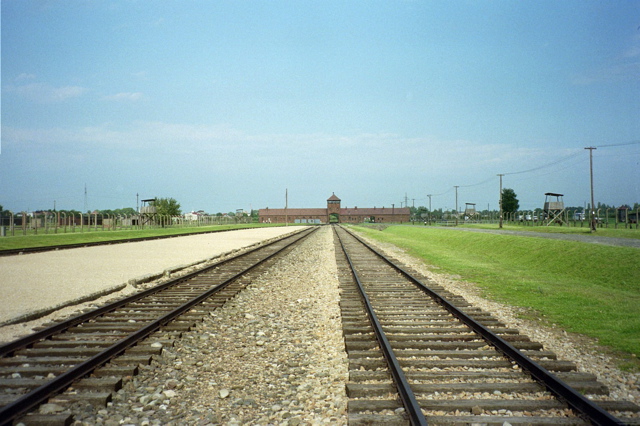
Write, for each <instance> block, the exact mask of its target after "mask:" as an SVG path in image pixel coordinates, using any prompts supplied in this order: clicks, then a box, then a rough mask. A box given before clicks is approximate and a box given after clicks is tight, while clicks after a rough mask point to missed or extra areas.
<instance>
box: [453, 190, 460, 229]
mask: <svg viewBox="0 0 640 426" xmlns="http://www.w3.org/2000/svg"><path fill="white" fill-rule="evenodd" d="M454 188H455V189H456V226H458V188H459V185H455V186H454Z"/></svg>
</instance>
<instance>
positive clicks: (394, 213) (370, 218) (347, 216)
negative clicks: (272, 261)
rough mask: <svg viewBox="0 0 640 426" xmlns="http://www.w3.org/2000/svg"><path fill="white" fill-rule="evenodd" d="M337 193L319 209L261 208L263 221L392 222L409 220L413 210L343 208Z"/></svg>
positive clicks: (260, 215) (318, 222) (261, 220)
mask: <svg viewBox="0 0 640 426" xmlns="http://www.w3.org/2000/svg"><path fill="white" fill-rule="evenodd" d="M340 203H341V200H340V198H338V197H337V196H336V195H335V194H333V195H331V197H329V198H328V199H327V208H319V209H314V208H311V209H270V208H268V207H267V208H265V209H260V210H259V212H258V216H259V221H260V222H261V223H312V224H314V223H315V224H320V223H363V222H370V223H390V222H399V223H402V222H408V221H409V219H410V216H411V210H410V209H409V208H408V207H400V208H397V207H373V208H371V207H364V208H358V207H353V208H346V207H345V208H342V207H341V206H340Z"/></svg>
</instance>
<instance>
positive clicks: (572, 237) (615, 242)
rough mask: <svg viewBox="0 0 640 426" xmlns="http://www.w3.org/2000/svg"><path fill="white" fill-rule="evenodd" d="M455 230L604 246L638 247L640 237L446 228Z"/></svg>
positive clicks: (639, 245) (639, 246)
mask: <svg viewBox="0 0 640 426" xmlns="http://www.w3.org/2000/svg"><path fill="white" fill-rule="evenodd" d="M446 229H451V230H455V231H469V232H484V233H489V234H503V235H518V236H522V237H535V238H550V239H552V240H567V241H580V242H583V243H592V244H602V245H606V246H619V247H634V248H640V239H633V238H612V237H601V236H598V235H590V234H551V233H547V232H534V231H511V230H506V229H478V228H460V227H457V228H456V227H451V228H446Z"/></svg>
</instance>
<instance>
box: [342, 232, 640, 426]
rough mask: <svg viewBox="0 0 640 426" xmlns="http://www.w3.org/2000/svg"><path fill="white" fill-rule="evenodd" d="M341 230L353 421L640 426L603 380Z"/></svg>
mask: <svg viewBox="0 0 640 426" xmlns="http://www.w3.org/2000/svg"><path fill="white" fill-rule="evenodd" d="M334 229H335V232H336V236H337V237H338V238H336V239H335V241H336V259H337V262H338V270H339V274H340V288H341V295H342V296H341V310H342V320H343V327H344V336H345V344H346V349H347V352H348V357H349V383H347V395H348V397H349V404H348V414H349V424H350V425H364V424H367V425H369V424H408V423H409V424H427V422H428V423H429V424H432V425H433V424H482V425H505V424H511V425H524V424H526V425H551V424H554V425H555V424H563V425H567V424H572V425H573V424H601V425H610V424H640V419H639V418H638V417H637V413H638V412H639V411H640V407H638V406H637V405H635V404H633V403H630V402H626V401H611V400H607V398H606V395H607V392H608V391H607V388H606V387H605V386H604V385H602V384H601V383H599V382H597V379H596V377H595V376H593V375H590V374H584V373H580V372H577V371H576V366H575V364H573V363H572V362H568V361H561V360H557V359H556V356H555V354H553V353H552V352H549V351H546V350H544V348H543V347H542V345H541V344H539V343H537V342H532V341H530V340H529V339H528V337H527V336H524V335H521V334H519V333H518V331H517V330H513V329H508V328H506V327H505V326H504V325H503V324H501V323H500V322H499V321H497V320H496V319H494V318H493V317H492V316H491V315H490V314H489V313H486V312H483V311H482V310H480V309H477V308H474V307H473V306H471V305H469V304H468V303H467V302H466V301H465V300H464V299H462V298H461V297H458V296H456V295H453V294H451V293H449V292H448V291H446V290H445V289H444V288H441V287H439V286H437V285H436V284H435V283H433V282H431V281H430V280H429V279H428V278H426V277H422V276H419V275H418V273H417V272H415V271H409V270H406V269H402V267H401V266H399V265H397V264H396V263H394V262H393V260H391V259H388V258H385V257H384V256H382V255H381V254H379V253H377V252H375V251H374V250H373V249H372V248H370V247H368V246H367V245H365V243H364V242H363V241H361V240H359V239H358V238H356V236H355V235H353V234H351V233H349V232H347V231H346V230H345V229H343V228H341V227H334ZM551 372H552V373H551ZM594 402H595V403H594ZM596 404H597V405H596ZM633 416H636V417H633Z"/></svg>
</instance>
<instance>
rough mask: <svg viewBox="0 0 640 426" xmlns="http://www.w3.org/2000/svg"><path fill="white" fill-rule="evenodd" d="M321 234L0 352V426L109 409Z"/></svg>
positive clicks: (52, 421)
mask: <svg viewBox="0 0 640 426" xmlns="http://www.w3.org/2000/svg"><path fill="white" fill-rule="evenodd" d="M317 229H318V228H304V229H302V230H301V231H297V232H295V233H293V234H289V235H288V236H285V237H283V238H280V239H277V240H275V241H272V242H270V243H267V244H264V245H261V246H258V247H256V248H254V249H251V250H248V251H245V252H242V253H240V254H238V255H236V256H234V257H231V258H228V259H225V260H221V261H220V262H218V263H216V264H213V265H210V266H208V267H206V268H203V269H201V270H198V271H196V272H193V273H190V274H188V275H186V276H183V277H179V278H177V279H174V280H172V281H169V282H166V283H164V284H162V285H159V286H156V287H153V288H150V289H147V290H144V291H142V292H140V293H137V294H134V295H132V296H129V297H127V298H125V299H122V300H120V301H117V302H114V303H111V304H108V305H105V306H102V307H100V308H98V309H95V310H92V311H89V312H86V313H83V314H80V315H78V316H76V317H73V318H70V319H68V320H65V321H62V322H59V323H56V324H51V325H48V326H46V327H43V328H42V329H41V330H39V331H37V332H35V333H33V334H31V335H29V336H25V337H24V338H21V339H18V340H16V341H14V342H11V343H9V344H6V345H4V346H0V425H6V424H13V423H15V422H17V421H21V422H23V423H25V424H27V425H29V424H47V425H56V424H60V425H67V424H70V423H71V422H72V421H73V414H72V411H73V409H74V407H76V404H87V403H91V404H94V405H98V406H100V405H102V406H104V405H106V403H107V402H108V401H110V400H111V395H112V393H113V392H116V391H117V390H118V389H119V388H120V387H121V386H122V381H123V378H124V377H126V376H133V375H135V374H137V370H138V368H139V365H145V364H146V365H148V364H149V363H150V362H151V359H152V357H153V356H154V355H158V354H160V353H161V351H162V348H163V347H167V346H171V345H172V344H173V341H174V340H175V339H177V338H179V337H180V335H181V333H182V332H185V331H188V330H190V329H191V328H192V327H193V326H194V325H195V324H196V323H198V322H199V321H201V320H202V319H203V318H204V317H205V316H207V315H209V314H210V312H211V311H212V310H214V309H216V308H218V307H220V306H222V305H223V304H224V303H225V302H226V301H227V300H228V299H230V298H232V297H233V296H235V295H236V294H237V293H238V292H239V291H241V290H242V289H244V288H245V287H246V286H247V285H249V284H250V283H251V280H252V279H253V278H254V277H255V276H257V274H259V273H261V271H263V270H264V269H265V268H267V267H269V265H271V264H272V263H273V261H274V260H275V258H276V256H281V255H282V254H284V253H286V252H288V251H289V250H290V249H292V248H293V247H294V246H295V244H296V243H298V242H299V241H301V240H302V239H304V238H305V237H306V236H308V235H309V234H310V233H312V232H314V231H315V230H317ZM43 403H46V404H44V405H43ZM38 407H40V408H38ZM36 409H37V410H38V411H37V413H34V412H33V411H34V410H36ZM48 409H51V411H52V412H51V413H47V410H48Z"/></svg>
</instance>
